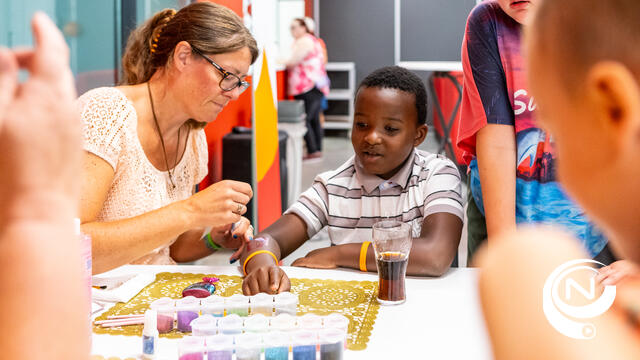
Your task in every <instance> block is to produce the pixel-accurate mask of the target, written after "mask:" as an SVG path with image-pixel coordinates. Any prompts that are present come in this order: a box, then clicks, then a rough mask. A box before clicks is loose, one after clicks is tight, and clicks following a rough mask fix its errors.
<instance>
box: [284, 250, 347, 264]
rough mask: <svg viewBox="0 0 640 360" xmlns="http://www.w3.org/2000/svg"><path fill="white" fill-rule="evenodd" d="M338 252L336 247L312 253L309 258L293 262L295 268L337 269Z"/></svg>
mask: <svg viewBox="0 0 640 360" xmlns="http://www.w3.org/2000/svg"><path fill="white" fill-rule="evenodd" d="M337 261H338V251H337V247H336V246H331V247H327V248H322V249H316V250H313V251H310V252H309V253H308V254H307V256H305V257H303V258H299V259H297V260H296V261H294V262H293V264H291V265H293V266H299V267H308V268H313V269H335V268H337V267H338V264H337Z"/></svg>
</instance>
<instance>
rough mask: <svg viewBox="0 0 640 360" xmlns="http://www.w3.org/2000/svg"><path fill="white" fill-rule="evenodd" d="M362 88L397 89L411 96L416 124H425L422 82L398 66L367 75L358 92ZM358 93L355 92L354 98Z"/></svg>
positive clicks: (425, 98)
mask: <svg viewBox="0 0 640 360" xmlns="http://www.w3.org/2000/svg"><path fill="white" fill-rule="evenodd" d="M362 87H373V88H383V89H385V88H387V89H397V90H401V91H404V92H408V93H410V94H413V95H414V98H415V102H416V112H417V114H418V124H419V125H424V124H426V123H427V89H426V88H425V87H424V84H423V83H422V80H421V79H420V78H419V77H418V76H417V75H416V74H414V73H412V72H411V71H409V70H407V69H405V68H403V67H400V66H385V67H383V68H380V69H378V70H375V71H374V72H372V73H371V74H369V75H367V77H365V78H364V79H363V80H362V82H361V83H360V85H359V86H358V91H359V90H360V88H362ZM358 91H356V98H357V97H358Z"/></svg>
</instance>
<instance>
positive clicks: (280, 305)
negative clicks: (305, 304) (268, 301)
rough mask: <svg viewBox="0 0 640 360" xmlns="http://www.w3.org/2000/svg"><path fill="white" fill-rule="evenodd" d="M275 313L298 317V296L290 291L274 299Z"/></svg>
mask: <svg viewBox="0 0 640 360" xmlns="http://www.w3.org/2000/svg"><path fill="white" fill-rule="evenodd" d="M274 300H275V304H274V308H275V313H276V315H279V314H291V315H294V316H295V315H296V313H297V312H298V295H296V294H293V293H290V292H288V291H285V292H282V293H280V294H278V295H276V296H275V297H274Z"/></svg>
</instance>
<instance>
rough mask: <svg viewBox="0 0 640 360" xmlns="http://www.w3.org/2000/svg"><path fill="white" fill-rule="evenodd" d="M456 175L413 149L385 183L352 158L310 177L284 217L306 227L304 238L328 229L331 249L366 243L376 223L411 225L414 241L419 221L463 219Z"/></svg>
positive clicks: (438, 159) (445, 162)
mask: <svg viewBox="0 0 640 360" xmlns="http://www.w3.org/2000/svg"><path fill="white" fill-rule="evenodd" d="M461 191H462V189H461V185H460V174H459V172H458V169H457V168H456V167H455V165H454V164H453V162H452V161H451V160H449V159H447V158H445V157H443V156H441V155H436V154H431V153H428V152H426V151H422V150H417V149H414V150H413V153H412V154H411V155H410V156H409V157H408V159H407V161H406V163H405V164H404V166H403V167H402V168H401V169H400V170H399V171H398V172H397V173H396V174H395V175H394V176H393V177H391V178H390V179H389V180H384V179H382V178H381V177H379V176H376V175H373V174H368V173H366V172H365V171H364V169H363V168H362V165H360V164H359V163H358V160H357V158H356V157H355V156H353V157H351V158H350V159H349V160H348V161H347V162H345V163H344V164H343V165H342V166H340V167H339V168H338V169H336V170H332V171H327V172H324V173H322V174H320V175H318V176H316V178H315V180H314V183H313V185H312V186H311V187H310V188H309V189H307V190H306V191H305V192H303V193H302V194H301V195H300V197H299V198H298V201H296V203H294V204H293V205H291V207H290V208H289V209H288V210H287V211H286V212H285V214H296V215H298V216H299V217H300V218H301V219H302V220H303V221H304V222H305V223H306V224H307V233H308V235H309V238H311V237H312V236H313V235H315V234H316V233H317V232H318V231H320V230H321V229H322V228H323V227H325V226H328V227H329V229H328V230H329V238H330V239H331V243H332V244H334V245H340V244H349V243H361V242H363V241H371V236H372V233H371V228H372V227H373V224H375V223H376V222H377V221H379V220H387V219H392V220H401V221H403V222H406V223H409V224H411V227H412V231H413V236H414V237H418V236H419V235H420V231H421V229H422V222H423V220H424V218H425V217H427V216H429V215H431V214H434V213H440V212H444V213H450V214H454V215H456V216H458V217H460V219H463V197H462V192H461Z"/></svg>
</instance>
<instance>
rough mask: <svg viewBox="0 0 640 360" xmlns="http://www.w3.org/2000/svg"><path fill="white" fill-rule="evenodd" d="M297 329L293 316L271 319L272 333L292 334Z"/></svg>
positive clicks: (285, 315)
mask: <svg viewBox="0 0 640 360" xmlns="http://www.w3.org/2000/svg"><path fill="white" fill-rule="evenodd" d="M296 329H297V327H296V317H295V316H293V315H291V314H280V315H276V316H274V317H272V318H271V331H283V332H291V331H294V330H296Z"/></svg>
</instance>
